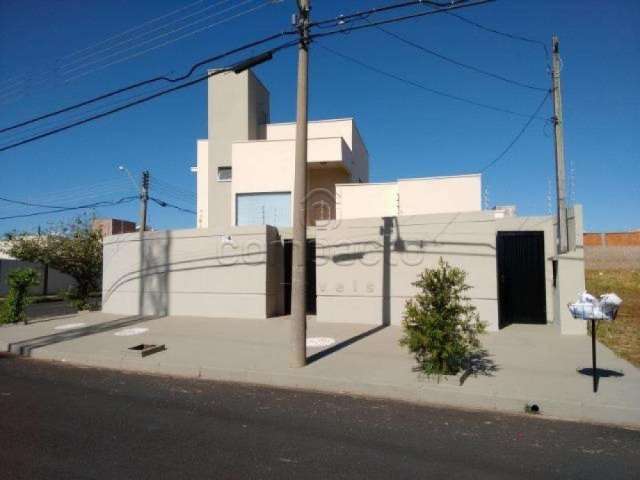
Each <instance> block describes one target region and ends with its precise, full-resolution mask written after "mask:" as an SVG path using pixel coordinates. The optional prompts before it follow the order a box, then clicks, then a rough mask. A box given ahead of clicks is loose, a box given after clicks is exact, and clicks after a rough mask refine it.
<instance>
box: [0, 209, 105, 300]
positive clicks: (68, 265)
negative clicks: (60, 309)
mask: <svg viewBox="0 0 640 480" xmlns="http://www.w3.org/2000/svg"><path fill="white" fill-rule="evenodd" d="M8 242H9V248H8V249H7V253H8V254H9V255H11V256H12V257H14V258H17V259H19V260H24V261H27V262H39V263H43V264H46V265H49V266H50V267H51V268H55V269H56V270H59V271H60V272H62V273H66V274H67V275H69V276H71V277H73V279H74V280H75V281H76V287H75V288H73V289H72V290H71V291H69V292H67V297H68V298H69V300H71V302H72V303H73V304H74V305H75V306H76V307H77V308H79V309H84V308H87V307H88V306H89V302H88V300H89V295H90V294H91V293H92V292H95V291H96V290H97V289H98V287H99V285H100V277H101V275H102V235H101V233H100V231H98V230H94V229H93V228H92V227H91V220H90V219H89V218H87V217H78V218H76V219H75V220H74V221H73V222H71V223H70V224H68V225H64V224H62V225H60V226H59V227H57V228H52V229H50V230H49V231H48V232H47V233H46V234H45V235H38V236H34V235H28V234H15V233H14V234H11V235H10V236H9V237H8Z"/></svg>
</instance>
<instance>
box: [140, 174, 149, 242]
mask: <svg viewBox="0 0 640 480" xmlns="http://www.w3.org/2000/svg"><path fill="white" fill-rule="evenodd" d="M148 203H149V170H145V171H144V172H142V184H141V186H140V237H143V236H144V232H145V231H146V230H147V204H148Z"/></svg>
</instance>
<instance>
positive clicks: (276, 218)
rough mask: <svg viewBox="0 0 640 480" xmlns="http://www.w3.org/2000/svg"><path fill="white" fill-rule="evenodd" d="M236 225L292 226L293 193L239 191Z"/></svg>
mask: <svg viewBox="0 0 640 480" xmlns="http://www.w3.org/2000/svg"><path fill="white" fill-rule="evenodd" d="M236 225H273V226H275V227H290V226H291V193H290V192H273V193H239V194H237V195H236Z"/></svg>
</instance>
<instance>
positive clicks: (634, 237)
mask: <svg viewBox="0 0 640 480" xmlns="http://www.w3.org/2000/svg"><path fill="white" fill-rule="evenodd" d="M583 240H584V246H585V247H598V246H608V247H638V246H640V231H637V232H610V233H585V234H584V237H583Z"/></svg>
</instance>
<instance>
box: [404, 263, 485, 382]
mask: <svg viewBox="0 0 640 480" xmlns="http://www.w3.org/2000/svg"><path fill="white" fill-rule="evenodd" d="M466 276H467V274H466V272H465V271H464V270H462V269H460V268H457V267H452V266H451V265H449V264H448V263H447V262H445V261H444V260H443V259H442V258H440V260H439V262H438V265H437V266H436V268H434V269H426V270H425V271H424V272H423V273H422V274H420V277H419V278H418V280H417V281H416V282H415V283H413V285H415V286H416V287H418V289H419V293H418V294H417V295H416V296H415V297H414V298H413V299H411V300H409V301H407V304H406V306H405V313H404V319H403V321H402V326H403V328H404V335H403V337H402V338H401V339H400V344H401V345H403V346H406V347H407V348H408V349H409V350H410V351H411V353H413V355H414V357H415V359H416V360H417V362H418V366H419V369H420V370H421V371H422V372H424V373H425V374H426V375H429V376H431V375H436V376H440V375H455V374H457V373H458V372H459V371H460V370H461V369H462V368H464V366H465V363H466V362H467V361H468V360H469V358H470V356H471V355H473V354H474V353H476V352H477V351H479V350H480V341H479V338H478V335H479V334H480V333H482V332H484V328H485V326H484V324H483V323H482V322H480V319H479V316H478V314H477V313H476V308H475V307H474V306H473V305H471V304H470V303H469V298H468V297H467V296H466V295H465V292H466V291H467V290H469V289H470V288H471V287H470V286H469V285H467V284H466V283H465V280H466Z"/></svg>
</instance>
